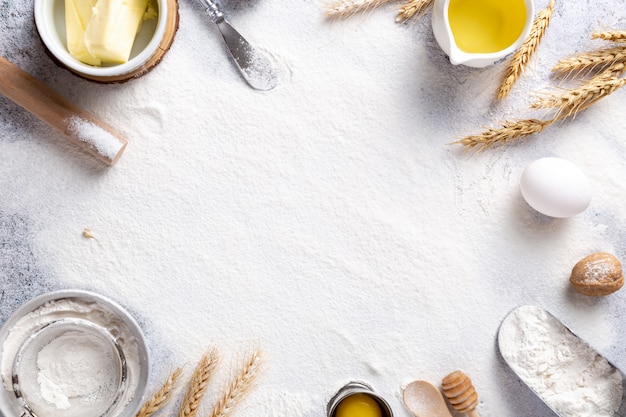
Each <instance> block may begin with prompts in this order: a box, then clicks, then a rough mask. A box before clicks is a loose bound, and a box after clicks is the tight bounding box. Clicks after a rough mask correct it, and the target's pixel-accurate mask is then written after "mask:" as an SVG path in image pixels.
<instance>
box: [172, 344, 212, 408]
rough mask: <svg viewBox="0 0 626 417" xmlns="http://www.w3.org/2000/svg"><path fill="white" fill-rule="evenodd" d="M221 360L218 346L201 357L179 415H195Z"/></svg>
mask: <svg viewBox="0 0 626 417" xmlns="http://www.w3.org/2000/svg"><path fill="white" fill-rule="evenodd" d="M218 361H219V355H218V353H217V349H216V348H211V349H209V350H208V351H207V352H206V353H205V354H204V355H203V356H202V358H201V359H200V361H199V362H198V364H197V365H196V368H195V369H194V371H193V375H192V376H191V379H190V380H189V384H188V385H187V391H186V392H185V397H184V398H183V402H182V403H181V406H180V409H179V410H178V417H194V416H195V415H196V414H197V413H198V407H200V402H201V401H202V398H203V397H204V394H205V393H206V390H207V388H208V387H209V380H210V379H211V376H212V375H213V371H214V370H215V367H216V366H217V363H218Z"/></svg>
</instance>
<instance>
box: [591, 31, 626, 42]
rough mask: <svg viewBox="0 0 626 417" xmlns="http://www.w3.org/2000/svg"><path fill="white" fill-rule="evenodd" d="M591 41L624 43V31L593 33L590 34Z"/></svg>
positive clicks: (625, 32) (625, 40)
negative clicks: (601, 40)
mask: <svg viewBox="0 0 626 417" xmlns="http://www.w3.org/2000/svg"><path fill="white" fill-rule="evenodd" d="M591 39H603V40H605V41H610V42H626V30H609V31H606V32H595V33H592V34H591Z"/></svg>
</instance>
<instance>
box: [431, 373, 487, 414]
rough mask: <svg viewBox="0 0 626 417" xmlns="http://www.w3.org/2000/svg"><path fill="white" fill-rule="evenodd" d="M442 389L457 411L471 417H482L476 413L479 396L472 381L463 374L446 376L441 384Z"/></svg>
mask: <svg viewBox="0 0 626 417" xmlns="http://www.w3.org/2000/svg"><path fill="white" fill-rule="evenodd" d="M441 388H442V389H443V394H444V395H445V396H446V398H447V399H448V401H449V402H450V404H452V407H454V409H455V410H456V411H458V412H460V413H467V415H468V416H469V417H480V415H479V414H478V411H476V406H477V405H478V394H476V391H475V390H474V385H472V381H471V380H470V379H469V377H468V376H467V375H465V374H464V373H463V372H461V371H454V372H452V373H451V374H449V375H447V376H445V377H444V378H443V381H442V382H441Z"/></svg>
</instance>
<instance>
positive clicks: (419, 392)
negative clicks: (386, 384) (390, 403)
mask: <svg viewBox="0 0 626 417" xmlns="http://www.w3.org/2000/svg"><path fill="white" fill-rule="evenodd" d="M402 400H403V401H404V405H406V408H407V409H408V410H409V411H410V412H411V413H413V415H414V416H415V417H452V414H450V411H449V410H448V406H447V405H446V401H445V400H444V399H443V395H442V394H441V392H440V391H439V390H438V389H437V387H435V386H434V385H432V384H431V383H429V382H426V381H413V382H411V383H410V384H409V385H407V386H406V387H405V388H404V390H403V392H402Z"/></svg>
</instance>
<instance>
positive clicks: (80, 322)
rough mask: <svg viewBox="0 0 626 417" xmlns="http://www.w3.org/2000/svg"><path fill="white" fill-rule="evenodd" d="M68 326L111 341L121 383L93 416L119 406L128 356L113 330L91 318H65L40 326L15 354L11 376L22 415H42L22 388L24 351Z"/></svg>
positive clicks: (102, 416) (34, 416) (123, 388)
mask: <svg viewBox="0 0 626 417" xmlns="http://www.w3.org/2000/svg"><path fill="white" fill-rule="evenodd" d="M68 326H74V327H75V328H77V329H83V330H85V329H89V330H90V331H92V332H94V333H95V334H96V335H97V336H98V337H100V338H101V339H102V340H105V341H106V342H107V343H109V344H110V345H111V347H112V348H113V350H114V352H115V353H116V355H117V356H116V357H117V359H118V363H119V374H120V376H119V383H118V384H117V390H116V392H115V395H113V396H112V397H111V398H112V400H111V401H110V403H109V404H108V406H107V407H106V409H105V410H104V411H103V412H102V413H100V414H99V415H98V416H92V417H106V416H108V415H109V413H110V412H111V411H112V410H113V409H114V408H115V407H116V406H117V404H118V403H119V401H120V399H121V398H122V395H123V394H124V391H125V389H126V384H127V379H128V365H127V362H126V356H125V355H124V351H123V350H122V347H121V346H120V344H119V343H118V342H117V339H116V337H115V336H114V335H113V334H112V333H111V331H109V329H107V328H105V327H102V326H99V325H97V324H95V323H93V322H91V321H89V320H85V319H80V318H64V319H59V320H55V321H51V322H49V323H46V324H44V325H43V326H42V327H40V328H39V329H38V330H36V331H35V332H33V333H32V334H31V335H29V336H28V337H27V338H26V339H25V340H24V342H23V343H22V345H21V346H20V348H19V350H18V352H17V355H16V356H15V359H14V361H13V368H12V376H11V378H12V385H13V394H14V395H15V398H16V399H17V400H18V402H19V403H20V405H21V407H22V408H23V410H24V414H22V417H41V416H39V415H38V414H37V413H35V411H34V410H33V407H32V406H31V405H30V404H29V403H28V401H27V400H26V398H25V397H24V395H23V393H22V389H21V387H20V377H19V370H20V366H21V362H22V358H23V356H24V353H25V352H26V350H27V349H28V348H29V346H30V345H31V344H32V343H33V342H34V341H35V340H36V339H38V338H39V337H41V336H42V335H44V334H45V333H47V332H48V331H51V330H54V329H56V328H61V331H63V329H64V328H67V327H68ZM68 331H69V330H68ZM64 333H65V332H63V333H62V334H64ZM85 417H90V416H85Z"/></svg>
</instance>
